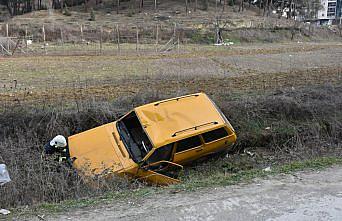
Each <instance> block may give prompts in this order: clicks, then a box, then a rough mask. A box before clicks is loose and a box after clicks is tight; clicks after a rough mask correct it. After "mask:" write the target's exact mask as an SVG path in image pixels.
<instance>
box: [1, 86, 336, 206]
mask: <svg viewBox="0 0 342 221" xmlns="http://www.w3.org/2000/svg"><path fill="white" fill-rule="evenodd" d="M175 95H176V94H174V93H173V94H172V96H175ZM341 95H342V88H341V87H340V86H338V87H333V86H319V87H314V86H311V87H306V88H303V89H296V90H291V89H290V90H283V91H280V92H279V91H276V92H273V93H266V94H260V95H256V94H249V95H248V94H240V95H236V96H238V97H236V96H232V95H231V94H230V93H229V92H226V91H225V90H218V91H217V92H216V93H215V95H214V96H213V98H214V100H215V101H216V102H217V103H218V105H219V106H220V107H221V108H222V110H223V112H224V113H225V114H226V115H227V116H228V117H229V119H230V121H231V123H232V124H233V125H234V126H235V128H236V130H237V133H238V137H239V139H238V143H237V144H236V146H235V151H237V152H243V150H244V149H248V150H250V151H253V152H255V153H256V154H257V155H256V156H257V158H251V159H248V161H250V162H248V165H250V166H252V167H253V168H254V167H262V166H263V165H266V164H281V163H283V162H289V161H292V160H298V159H301V160H302V159H310V158H313V157H318V156H340V154H341V139H342V133H341V131H342V125H341V122H342V121H341V119H342V116H341V112H340V110H341V108H342V100H341V97H342V96H341ZM165 97H169V94H164V93H162V92H159V93H154V92H151V91H150V92H145V93H140V94H139V95H133V96H127V97H121V98H120V99H115V100H113V101H112V102H108V101H106V102H99V101H82V100H81V101H79V103H78V105H77V106H74V107H71V106H68V105H67V104H66V103H60V104H59V105H57V106H54V107H52V106H51V107H49V106H46V107H33V108H32V107H28V106H17V107H16V108H13V107H12V108H11V109H6V110H4V111H3V112H2V114H1V115H0V116H1V117H0V124H1V125H2V130H1V132H0V152H1V158H0V160H1V161H4V162H5V163H6V164H7V165H8V168H9V171H10V173H11V176H12V178H13V182H11V183H10V184H8V185H6V186H5V187H4V188H2V189H1V190H0V195H1V196H2V197H1V199H0V203H1V205H2V206H7V207H10V206H19V205H32V204H37V203H41V202H58V201H60V200H65V199H78V198H82V197H89V196H96V195H101V194H103V193H104V192H108V191H121V190H126V189H129V188H132V189H134V188H136V185H140V184H136V183H130V182H127V181H125V180H121V179H118V178H114V179H113V180H106V181H99V184H98V185H96V186H88V185H86V184H85V183H84V182H83V180H82V179H81V178H80V177H79V176H78V175H77V173H76V172H75V171H73V170H71V169H69V168H67V167H66V166H64V165H60V164H58V163H56V162H54V161H53V159H50V160H49V159H47V160H46V159H42V158H41V152H42V146H43V144H44V143H45V142H46V141H47V140H49V139H50V138H51V137H52V136H54V135H55V134H64V135H70V134H74V133H77V132H80V131H83V130H86V129H89V128H92V127H94V126H97V125H101V124H103V123H106V122H111V121H113V120H114V119H116V118H117V117H118V116H119V115H120V114H122V113H124V112H126V111H127V110H129V109H130V108H131V107H132V106H137V105H141V104H144V103H147V102H151V101H155V100H158V99H161V98H165ZM275 101H276V102H275ZM266 127H270V128H271V129H270V130H266V129H265V128H266ZM236 157H237V159H239V158H240V156H239V155H236V156H235V157H233V158H225V159H222V160H220V161H219V162H220V164H222V165H229V164H232V165H235V166H237V167H239V166H238V165H242V164H245V163H242V164H239V163H237V162H235V161H236V160H237V159H236ZM209 164H213V165H216V164H217V163H216V162H215V161H212V163H209ZM246 165H247V164H246ZM246 165H243V167H244V168H245V166H246ZM210 168H211V169H212V168H214V166H210ZM216 168H217V170H221V169H222V167H216ZM202 169H203V168H202ZM242 169H243V168H242ZM189 176H191V174H189ZM186 179H191V177H189V178H186Z"/></svg>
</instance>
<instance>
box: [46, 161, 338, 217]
mask: <svg viewBox="0 0 342 221" xmlns="http://www.w3.org/2000/svg"><path fill="white" fill-rule="evenodd" d="M45 219H46V220H92V221H98V220H149V221H152V220H179V221H183V220H184V221H192V220H194V221H195V220H196V221H197V220H198V221H201V220H203V221H204V220H234V221H248V220H253V221H254V220H268V221H283V220H284V221H285V220H291V221H296V220H300V221H306V220H308V221H309V220H310V221H316V220H317V221H318V220H324V221H328V220H336V221H339V220H342V167H341V166H334V167H332V168H328V169H325V170H323V171H305V172H297V173H294V174H292V175H277V176H275V177H271V178H269V179H256V180H254V181H253V182H252V183H250V184H240V185H234V186H227V187H219V188H213V189H208V188H206V189H202V190H198V191H195V192H186V193H185V192H180V193H176V194H172V193H165V194H157V195H151V196H148V197H147V198H143V199H142V198H140V199H136V200H134V201H131V200H129V199H126V200H124V201H120V202H113V203H110V204H105V205H98V206H95V207H94V208H88V209H85V208H82V209H79V210H74V211H70V212H67V213H65V214H63V215H59V214H57V215H53V216H47V217H45Z"/></svg>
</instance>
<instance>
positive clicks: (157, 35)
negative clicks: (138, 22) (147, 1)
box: [156, 24, 159, 52]
mask: <svg viewBox="0 0 342 221" xmlns="http://www.w3.org/2000/svg"><path fill="white" fill-rule="evenodd" d="M156 29H157V30H156V52H157V51H158V43H159V42H158V41H159V28H158V24H157V27H156Z"/></svg>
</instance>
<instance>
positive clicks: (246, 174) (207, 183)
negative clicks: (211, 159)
mask: <svg viewBox="0 0 342 221" xmlns="http://www.w3.org/2000/svg"><path fill="white" fill-rule="evenodd" d="M341 164H342V158H338V157H322V158H316V159H311V160H305V161H294V162H291V163H288V164H284V165H280V166H275V167H273V168H271V171H269V172H265V171H264V170H263V169H245V170H244V169H242V170H241V171H238V172H236V173H231V174H227V173H225V172H224V170H222V169H221V168H219V167H217V168H216V169H214V171H213V172H212V173H211V174H210V175H209V176H208V175H206V174H203V173H197V174H195V173H194V174H191V173H190V174H189V175H188V176H187V177H185V180H184V181H183V182H181V183H179V184H176V185H170V186H166V187H153V186H144V187H142V188H138V189H135V190H125V191H120V192H109V193H107V194H104V195H102V196H101V197H94V198H85V199H78V200H66V201H63V202H60V203H45V204H40V205H38V206H36V207H33V208H28V209H23V208H17V209H14V210H12V212H13V213H12V216H15V215H16V214H24V215H27V216H29V215H33V214H38V213H40V214H42V213H58V212H62V211H66V210H70V209H75V208H82V207H91V206H95V205H99V204H105V203H110V202H113V201H117V200H126V199H137V198H142V197H146V196H148V195H155V194H165V193H177V192H187V191H196V190H198V189H201V188H213V187H218V186H229V185H236V184H240V183H250V182H252V181H253V179H255V178H268V177H272V176H275V175H277V174H291V173H294V172H297V171H303V170H309V169H312V170H321V169H325V168H327V167H329V166H333V165H341Z"/></svg>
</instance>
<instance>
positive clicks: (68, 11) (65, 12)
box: [63, 5, 71, 16]
mask: <svg viewBox="0 0 342 221" xmlns="http://www.w3.org/2000/svg"><path fill="white" fill-rule="evenodd" d="M63 15H65V16H71V12H70V10H69V8H68V6H66V5H65V8H64V12H63Z"/></svg>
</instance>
